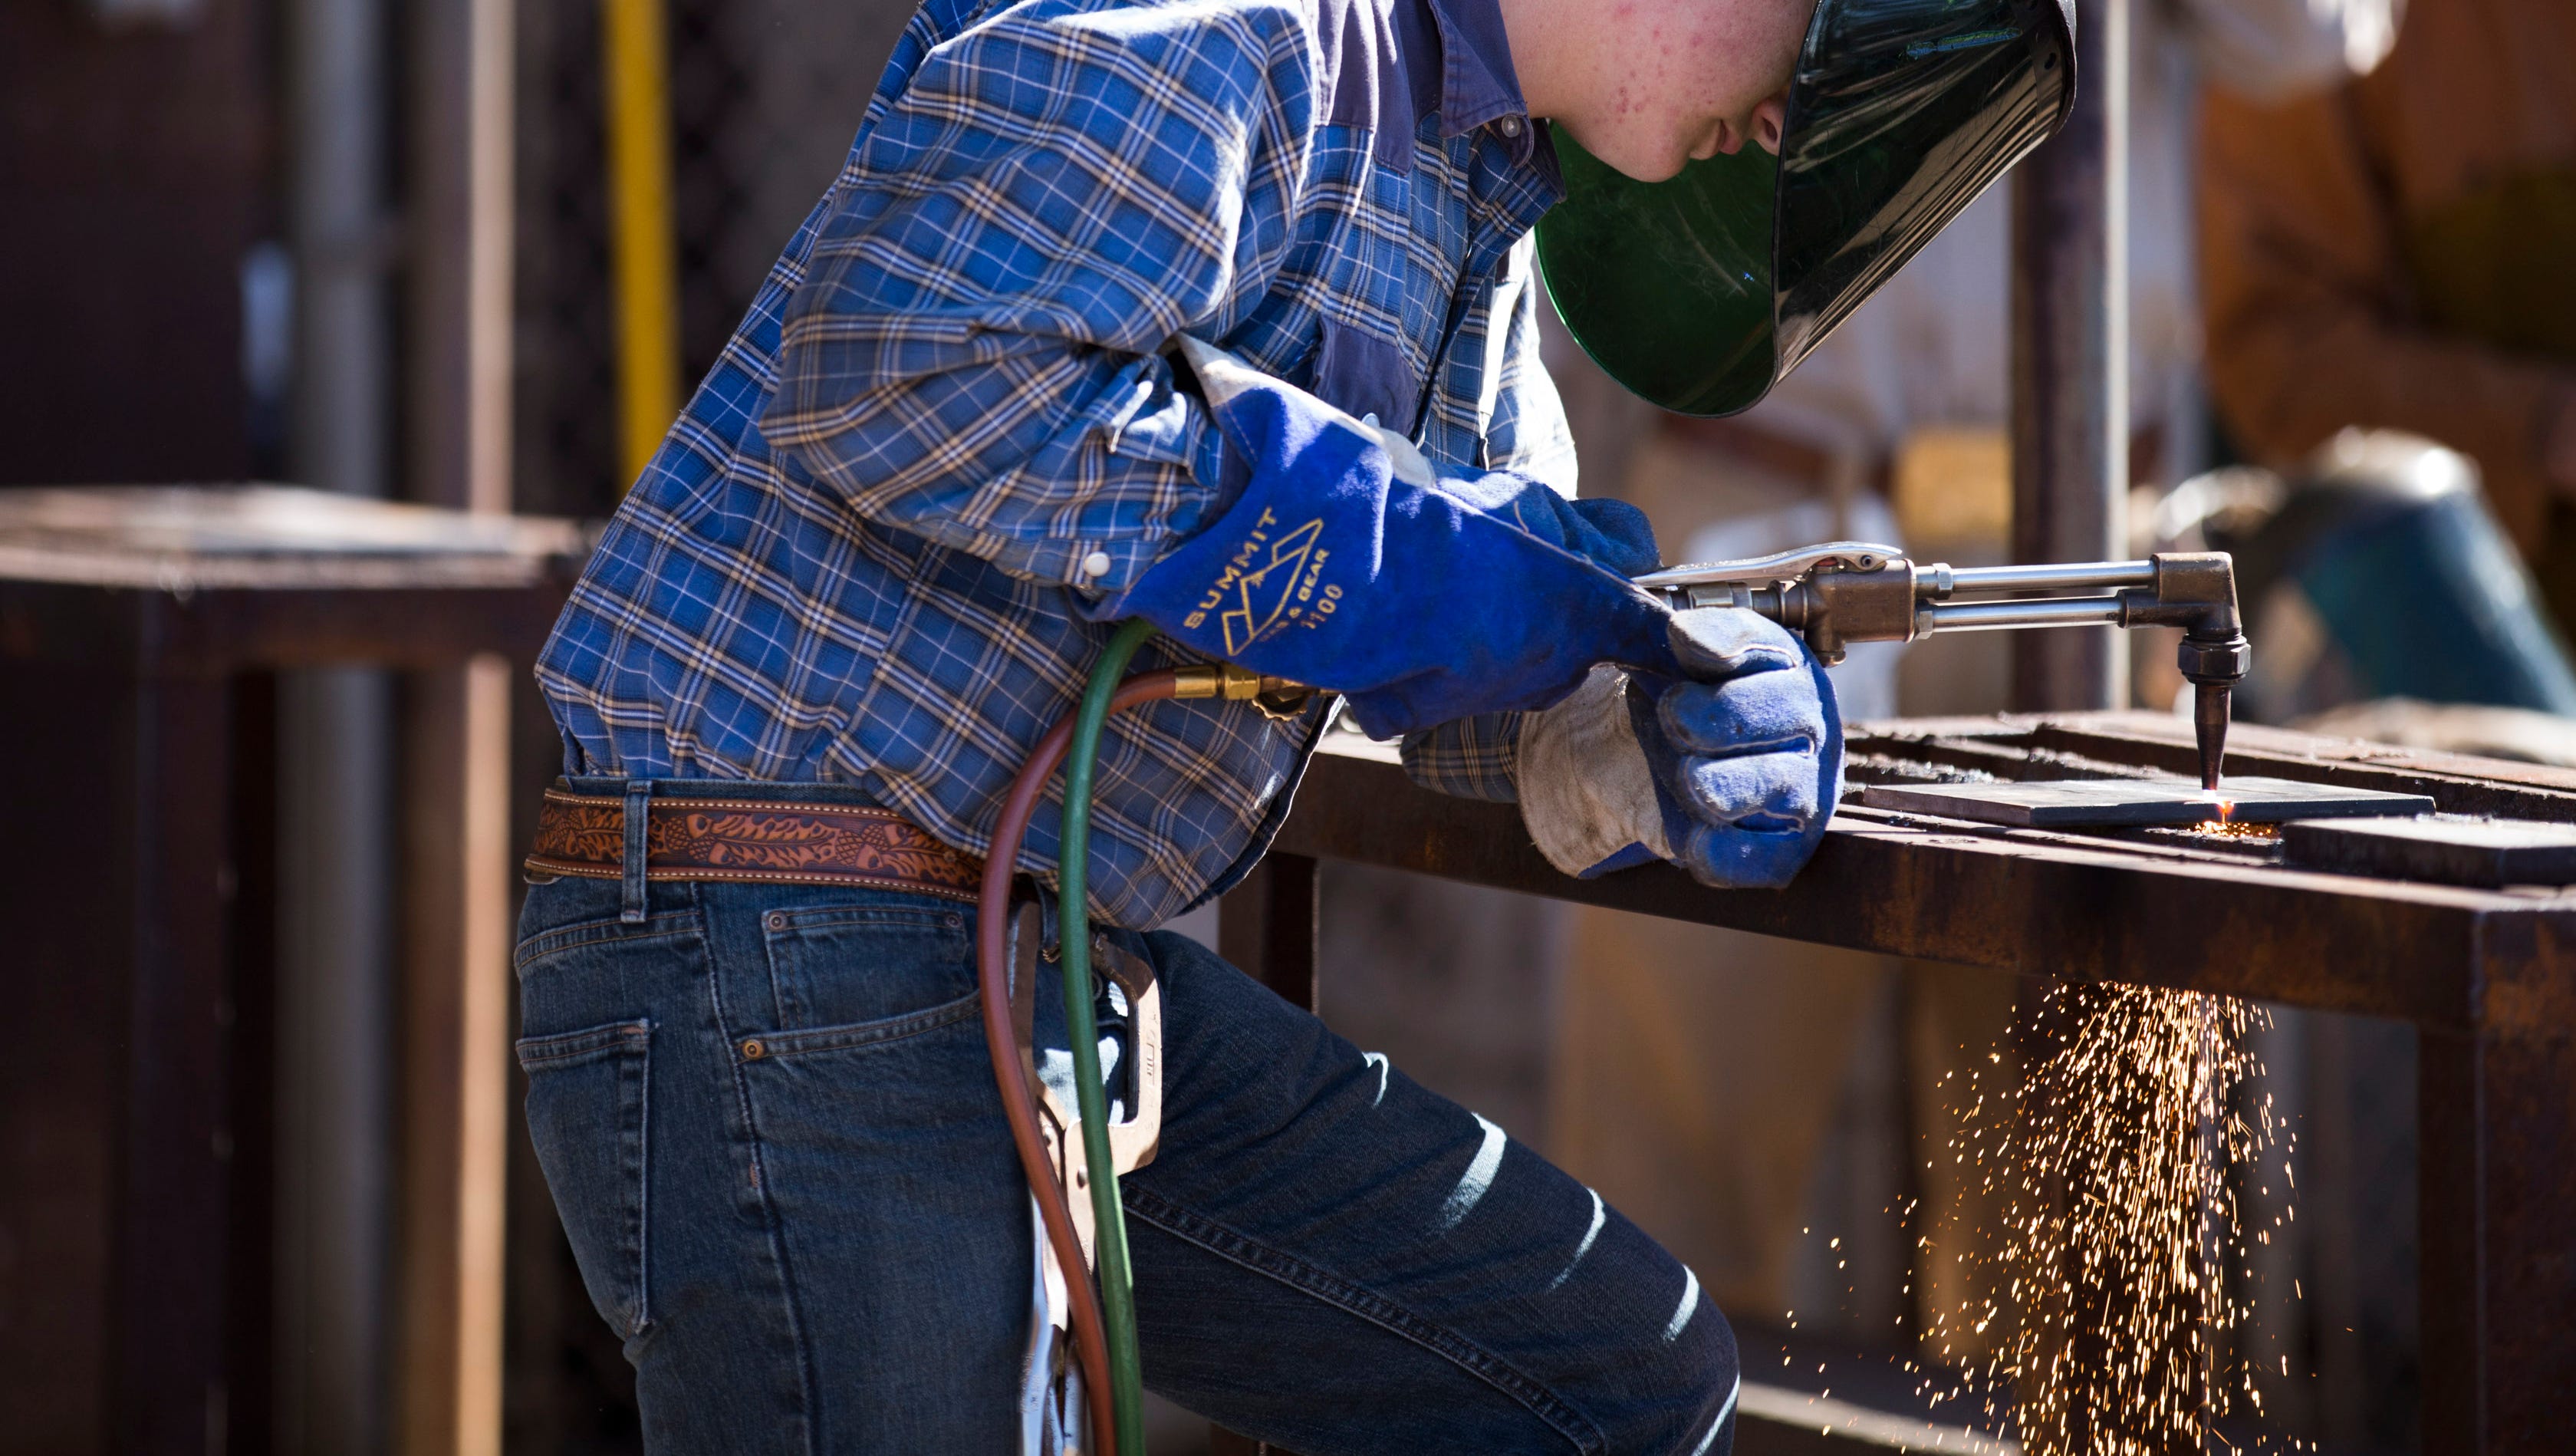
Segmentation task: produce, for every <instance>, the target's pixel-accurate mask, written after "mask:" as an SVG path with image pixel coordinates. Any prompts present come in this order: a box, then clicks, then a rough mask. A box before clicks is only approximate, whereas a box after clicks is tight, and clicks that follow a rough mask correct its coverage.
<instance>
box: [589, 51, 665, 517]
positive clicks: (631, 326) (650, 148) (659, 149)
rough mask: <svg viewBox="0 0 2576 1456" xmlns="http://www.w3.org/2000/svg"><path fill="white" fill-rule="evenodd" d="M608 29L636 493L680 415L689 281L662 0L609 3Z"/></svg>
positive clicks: (625, 437)
mask: <svg viewBox="0 0 2576 1456" xmlns="http://www.w3.org/2000/svg"><path fill="white" fill-rule="evenodd" d="M599 29H600V46H601V51H602V61H603V63H604V66H605V68H606V71H607V80H608V85H607V88H606V89H607V93H608V118H607V121H608V200H609V228H610V236H609V260H610V271H611V273H612V275H613V277H614V280H615V284H616V289H617V308H616V313H617V407H618V408H617V437H618V442H619V445H620V450H619V457H620V464H621V465H622V466H623V468H624V470H625V483H626V484H627V485H629V486H631V485H633V484H634V482H635V478H636V477H637V476H639V475H641V474H643V472H644V467H645V465H646V464H648V463H649V462H650V461H651V460H652V458H653V452H654V451H655V450H658V449H660V448H661V445H662V436H663V433H664V432H665V431H667V430H669V429H670V428H671V420H672V418H673V417H674V416H675V415H677V414H678V413H679V409H680V321H679V315H680V281H679V267H678V263H677V260H676V258H675V256H674V252H675V244H674V239H673V236H672V234H673V232H674V231H675V229H674V226H673V223H672V220H671V105H670V94H671V87H670V64H669V59H668V57H667V55H666V53H665V42H664V34H665V30H664V22H663V17H662V0H600V27H599Z"/></svg>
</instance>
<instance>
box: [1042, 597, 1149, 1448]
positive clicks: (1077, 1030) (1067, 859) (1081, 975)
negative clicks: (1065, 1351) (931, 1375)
mask: <svg viewBox="0 0 2576 1456" xmlns="http://www.w3.org/2000/svg"><path fill="white" fill-rule="evenodd" d="M1153 635H1154V624H1153V623H1151V622H1147V621H1144V620H1143V619H1141V618H1140V619H1137V620H1133V621H1129V622H1126V623H1124V624H1122V625H1121V626H1120V627H1119V628H1118V633H1117V635H1116V636H1114V637H1111V638H1110V639H1109V647H1108V649H1107V650H1106V651H1104V652H1102V653H1101V654H1100V661H1099V662H1098V663H1096V664H1095V665H1093V667H1092V669H1091V681H1090V683H1089V685H1088V686H1086V687H1085V688H1084V689H1083V693H1082V716H1081V717H1080V718H1078V719H1076V720H1075V721H1074V726H1073V747H1072V749H1071V751H1069V752H1068V753H1067V754H1066V755H1065V760H1064V834H1063V846H1062V856H1061V864H1060V866H1059V867H1058V869H1057V870H1056V890H1057V894H1058V895H1059V896H1060V897H1061V898H1060V900H1059V902H1058V906H1057V911H1056V924H1057V927H1058V930H1057V933H1058V935H1059V936H1060V937H1061V943H1062V944H1063V946H1064V1019H1065V1025H1066V1028H1067V1030H1068V1032H1069V1033H1070V1036H1069V1039H1070V1040H1071V1041H1072V1043H1073V1047H1072V1051H1073V1091H1074V1100H1075V1102H1076V1103H1077V1105H1079V1107H1080V1108H1081V1111H1082V1160H1083V1162H1084V1163H1085V1164H1086V1165H1088V1166H1089V1168H1090V1170H1091V1222H1092V1227H1093V1234H1092V1239H1093V1243H1094V1245H1095V1246H1096V1248H1097V1250H1098V1252H1099V1257H1100V1321H1101V1324H1102V1325H1103V1326H1105V1327H1106V1330H1107V1333H1108V1337H1109V1379H1110V1386H1111V1389H1112V1390H1113V1391H1114V1393H1115V1394H1116V1396H1117V1399H1118V1456H1145V1409H1144V1407H1145V1381H1144V1374H1143V1370H1142V1367H1141V1365H1140V1363H1139V1361H1138V1359H1137V1355H1136V1287H1135V1283H1134V1280H1133V1279H1132V1277H1131V1276H1130V1273H1129V1270H1128V1264H1127V1215H1126V1211H1125V1210H1124V1209H1123V1208H1122V1207H1121V1206H1120V1204H1119V1202H1118V1165H1117V1163H1116V1161H1115V1160H1114V1159H1113V1158H1112V1156H1111V1154H1110V1151H1109V1097H1108V1094H1107V1093H1106V1092H1104V1091H1102V1090H1101V1086H1100V1023H1099V1021H1098V1020H1097V1019H1096V1018H1095V1017H1094V1016H1093V1015H1092V1011H1091V910H1090V905H1089V902H1088V901H1087V900H1086V899H1085V898H1084V893H1085V887H1084V884H1083V878H1084V877H1083V868H1084V863H1085V861H1086V859H1087V858H1088V857H1089V854H1090V850H1091V770H1092V766H1093V764H1094V762H1095V761H1096V760H1097V759H1098V758H1099V756H1100V729H1101V726H1102V725H1103V724H1104V723H1106V722H1108V720H1109V699H1110V696H1111V695H1112V694H1114V693H1116V692H1117V691H1118V683H1119V680H1120V679H1121V678H1123V677H1125V676H1126V675H1127V663H1128V660H1129V659H1131V658H1133V657H1134V656H1135V655H1136V649H1137V648H1139V647H1142V646H1144V645H1145V642H1146V639H1148V638H1150V637H1152V636H1153Z"/></svg>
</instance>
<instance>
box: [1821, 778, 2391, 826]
mask: <svg viewBox="0 0 2576 1456" xmlns="http://www.w3.org/2000/svg"><path fill="white" fill-rule="evenodd" d="M1860 801H1861V802H1862V803H1864V804H1867V805H1868V806H1870V807H1871V808H1873V809H1895V810H1899V811H1903V812H1909V813H1915V814H1937V815H1939V816H1941V817H1942V818H1944V819H1973V820H1976V821H1978V822H1979V823H1984V824H2008V825H2011V826H2013V827H2015V828H2021V829H2079V828H2084V827H2088V826H2091V827H2112V826H2141V825H2150V826H2151V825H2172V824H2198V823H2201V822H2203V821H2205V820H2210V819H2229V820H2233V821H2235V822H2237V823H2240V824H2245V823H2259V824H2276V823H2279V822H2281V821H2282V820H2285V819H2334V818H2344V817H2347V816H2351V815H2360V814H2372V815H2390V814H2429V813H2431V812H2433V801H2432V800H2431V799H2428V798H2425V797H2424V796H2423V795H2421V794H2392V793H2388V792H2385V791H2383V790H2379V789H2345V788H2337V787H2335V786H2334V785H2332V784H2309V783H2301V782H2298V781H2297V780H2295V779H2267V778H2231V779H2229V780H2227V781H2226V782H2225V783H2223V784H2220V785H2219V786H2218V791H2217V792H2216V793H2207V792H2204V791H2203V790H2202V789H2201V787H2200V786H2199V785H2198V784H2194V783H2191V782H2189V781H2187V780H2183V779H2045V780H2039V781H2036V782H2031V783H2018V784H1871V785H1869V786H1868V787H1867V788H1864V789H1862V790H1861V795H1860ZM2222 806H2223V807H2222Z"/></svg>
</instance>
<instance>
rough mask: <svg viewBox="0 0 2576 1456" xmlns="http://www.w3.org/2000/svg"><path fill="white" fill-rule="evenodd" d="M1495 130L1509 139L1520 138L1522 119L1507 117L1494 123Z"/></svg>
mask: <svg viewBox="0 0 2576 1456" xmlns="http://www.w3.org/2000/svg"><path fill="white" fill-rule="evenodd" d="M1494 130H1496V131H1498V132H1501V133H1502V134H1503V135H1505V136H1507V137H1516V136H1519V135H1520V134H1521V119H1520V118H1519V117H1517V116H1506V117H1504V118H1503V119H1502V120H1500V121H1498V122H1495V123H1494Z"/></svg>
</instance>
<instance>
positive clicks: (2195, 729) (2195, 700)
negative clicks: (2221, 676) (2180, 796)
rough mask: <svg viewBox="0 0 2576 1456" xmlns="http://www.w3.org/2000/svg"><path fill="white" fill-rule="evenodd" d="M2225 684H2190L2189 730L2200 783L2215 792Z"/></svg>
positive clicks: (2222, 752)
mask: <svg viewBox="0 0 2576 1456" xmlns="http://www.w3.org/2000/svg"><path fill="white" fill-rule="evenodd" d="M2228 691H2229V690H2228V686H2227V684H2225V683H2195V684H2193V685H2192V702H2191V729H2192V734H2193V736H2194V737H2196V738H2198V739H2199V740H2200V786H2201V787H2202V788H2203V789H2206V790H2208V791H2209V792H2211V793H2216V792H2217V791H2218V772H2219V768H2220V766H2221V765H2222V764H2223V763H2224V762H2225V761H2226V758H2227V708H2228V703H2227V699H2228Z"/></svg>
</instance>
